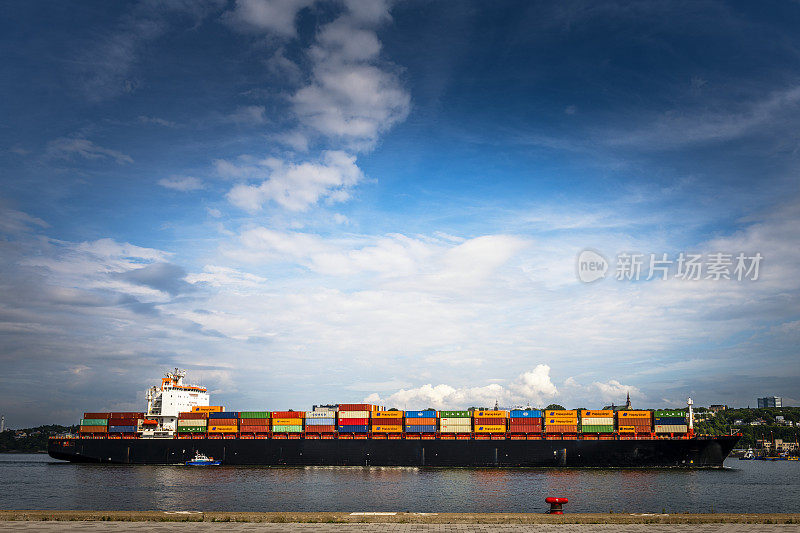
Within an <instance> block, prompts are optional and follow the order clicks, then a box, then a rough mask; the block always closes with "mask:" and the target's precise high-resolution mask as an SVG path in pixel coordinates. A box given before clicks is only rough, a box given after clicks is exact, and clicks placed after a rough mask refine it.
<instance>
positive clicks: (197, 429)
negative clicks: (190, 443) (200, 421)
mask: <svg viewBox="0 0 800 533" xmlns="http://www.w3.org/2000/svg"><path fill="white" fill-rule="evenodd" d="M205 432H206V426H178V433H205Z"/></svg>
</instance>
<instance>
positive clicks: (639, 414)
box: [617, 411, 653, 420]
mask: <svg viewBox="0 0 800 533" xmlns="http://www.w3.org/2000/svg"><path fill="white" fill-rule="evenodd" d="M652 414H653V413H651V412H650V411H619V412H617V418H618V419H620V420H624V419H626V418H650V417H651V416H652Z"/></svg>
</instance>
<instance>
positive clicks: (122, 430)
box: [108, 426, 136, 433]
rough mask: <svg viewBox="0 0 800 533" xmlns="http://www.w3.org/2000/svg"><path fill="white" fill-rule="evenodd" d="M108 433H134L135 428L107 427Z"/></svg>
mask: <svg viewBox="0 0 800 533" xmlns="http://www.w3.org/2000/svg"><path fill="white" fill-rule="evenodd" d="M108 432H109V433H136V426H108Z"/></svg>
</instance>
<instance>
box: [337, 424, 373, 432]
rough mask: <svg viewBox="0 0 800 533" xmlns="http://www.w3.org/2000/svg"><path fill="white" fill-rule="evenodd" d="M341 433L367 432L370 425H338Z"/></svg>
mask: <svg viewBox="0 0 800 533" xmlns="http://www.w3.org/2000/svg"><path fill="white" fill-rule="evenodd" d="M338 429H339V433H367V432H368V431H369V426H367V425H366V424H363V425H347V426H342V425H340V426H339V427H338Z"/></svg>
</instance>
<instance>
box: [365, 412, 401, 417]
mask: <svg viewBox="0 0 800 533" xmlns="http://www.w3.org/2000/svg"><path fill="white" fill-rule="evenodd" d="M372 417H373V418H403V411H375V412H373V413H372Z"/></svg>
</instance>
